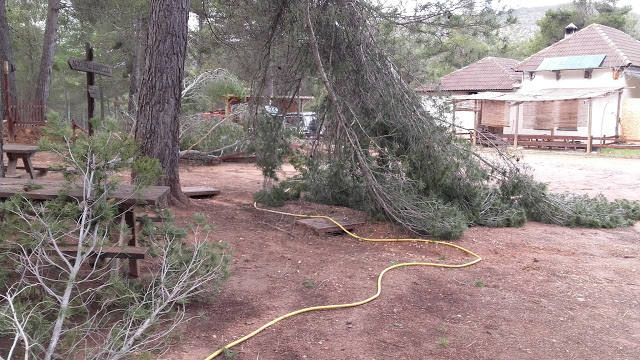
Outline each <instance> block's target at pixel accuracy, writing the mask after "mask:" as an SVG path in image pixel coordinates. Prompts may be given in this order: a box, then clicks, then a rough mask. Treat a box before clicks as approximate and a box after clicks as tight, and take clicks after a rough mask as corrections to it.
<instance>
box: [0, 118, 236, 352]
mask: <svg viewBox="0 0 640 360" xmlns="http://www.w3.org/2000/svg"><path fill="white" fill-rule="evenodd" d="M49 118H50V123H49V126H48V128H47V129H46V130H45V133H46V134H47V136H46V137H45V138H44V139H43V140H42V141H41V143H40V146H41V148H42V149H44V150H48V151H52V152H54V153H56V154H58V155H59V156H60V158H61V159H62V161H63V162H64V164H65V167H71V168H72V169H71V170H70V171H68V172H67V174H66V178H67V179H68V180H69V183H68V184H67V186H66V187H65V188H63V190H62V191H61V192H60V195H59V196H58V197H57V198H56V199H55V200H51V201H44V202H39V203H34V202H31V201H29V200H27V199H26V198H25V197H23V196H20V194H18V195H16V196H14V197H12V198H10V199H8V200H7V201H4V202H0V218H2V221H3V223H2V226H1V227H0V245H1V246H9V247H11V248H14V249H16V250H17V251H15V252H12V253H11V256H8V254H5V253H3V254H0V265H1V266H2V267H3V269H6V268H8V269H12V271H11V272H9V271H2V272H0V291H1V292H2V293H3V294H10V293H12V294H17V296H15V297H14V298H13V301H12V304H13V309H14V310H10V309H9V307H8V306H7V301H5V300H6V297H5V298H3V300H2V301H0V311H1V312H2V314H3V315H4V314H11V312H15V314H16V315H17V318H18V319H25V320H24V322H23V323H22V324H21V326H22V328H23V329H24V331H25V332H26V333H27V334H28V336H29V341H30V342H31V343H32V344H34V347H33V348H32V349H31V351H30V354H31V355H32V356H31V357H34V358H40V357H41V356H40V355H42V354H41V352H42V349H45V350H46V349H47V348H48V344H52V345H51V346H53V347H54V348H55V353H56V356H57V357H60V358H70V357H72V355H71V354H72V353H74V352H75V351H76V350H77V349H78V347H79V346H82V349H83V350H82V351H83V354H84V355H85V356H87V357H92V356H95V358H127V357H129V356H128V355H130V353H131V352H132V350H131V349H132V348H131V347H130V345H127V341H126V339H130V338H131V336H132V334H133V332H135V331H136V329H139V331H141V334H142V336H141V337H139V338H138V339H136V343H135V344H136V346H138V345H140V346H141V347H140V348H134V349H136V351H138V350H140V352H143V351H144V349H145V347H146V348H149V347H151V348H155V347H156V346H158V345H159V344H158V343H156V342H155V341H154V343H153V346H147V345H144V341H146V339H148V336H147V335H151V333H154V332H158V331H161V330H162V329H163V328H164V326H165V325H167V328H168V329H172V328H173V326H174V325H175V324H177V323H180V322H181V321H183V317H182V313H181V312H182V311H183V310H184V307H185V306H186V305H187V304H188V303H189V302H190V301H192V298H193V297H194V296H195V295H197V294H207V296H206V297H207V298H208V297H209V296H208V295H209V294H212V293H215V292H217V291H218V290H219V289H220V287H221V286H222V285H223V284H224V282H225V281H226V280H227V278H228V276H229V271H230V260H231V255H230V253H231V252H230V250H229V249H228V247H227V245H226V244H225V243H223V242H200V241H199V240H201V239H199V238H198V236H199V234H202V233H203V232H206V231H208V230H209V229H210V225H209V224H208V221H207V219H206V217H205V216H204V215H202V214H196V215H195V216H194V224H192V225H191V230H193V231H194V233H196V236H195V240H196V243H195V244H194V242H193V240H192V241H189V242H187V241H186V239H185V238H186V235H187V231H186V230H185V229H182V228H180V227H178V226H176V225H175V223H174V221H173V216H172V215H171V213H170V212H168V211H166V212H163V213H162V214H161V216H163V219H164V221H163V222H162V223H160V224H155V223H151V222H150V221H149V219H145V221H144V222H143V232H142V236H141V237H138V239H139V241H140V245H146V246H148V247H149V251H148V254H149V255H151V256H152V258H153V260H152V261H153V264H154V265H153V266H152V267H151V268H150V270H151V271H150V272H149V273H147V274H145V276H143V277H141V278H140V280H137V281H134V280H132V279H125V278H123V277H121V276H120V274H119V271H120V269H119V267H116V268H111V267H112V266H113V265H112V264H113V262H109V263H108V264H109V266H108V267H105V266H104V265H103V264H102V263H101V262H100V261H96V260H95V257H93V256H92V255H91V254H90V253H89V251H95V250H96V249H99V248H100V247H101V246H104V245H109V244H108V243H110V242H111V241H112V240H113V239H114V238H115V239H117V238H118V237H119V236H120V235H122V234H127V233H128V231H127V229H121V228H120V224H121V221H120V220H121V218H122V216H123V214H122V212H121V209H120V208H119V204H118V203H116V202H113V201H110V199H111V198H112V196H111V193H112V191H113V190H114V189H115V186H117V184H118V181H117V180H116V175H117V173H118V172H120V171H126V170H127V168H128V167H130V168H131V169H133V170H134V171H135V172H136V173H137V174H138V175H139V176H138V177H139V179H138V182H137V183H136V187H134V194H133V195H132V196H133V197H135V193H136V192H137V191H140V190H142V189H144V187H145V186H146V185H147V184H149V183H151V182H153V180H154V179H155V178H156V177H157V176H158V174H159V167H158V163H157V161H154V160H150V159H146V158H142V157H139V155H138V154H139V153H138V150H137V144H136V143H135V141H133V140H132V139H130V138H129V137H128V136H126V135H123V134H120V133H118V132H117V131H115V129H116V128H117V126H115V124H112V123H107V124H96V125H98V126H96V133H95V135H94V136H93V137H87V136H84V135H82V134H79V135H78V136H77V137H75V138H74V137H73V136H72V132H71V129H70V128H69V126H68V125H67V124H66V123H65V122H64V121H61V120H60V119H59V117H58V116H56V115H55V114H51V115H50V117H49ZM78 182H79V183H80V184H82V189H83V194H84V197H82V198H79V199H69V198H68V195H67V194H68V193H69V191H70V189H71V187H72V186H74V187H75V186H77V183H78ZM121 231H124V233H121ZM60 246H78V250H77V251H78V253H77V254H74V256H65V257H64V258H62V257H58V256H55V254H52V253H51V251H50V250H49V249H52V248H56V247H60ZM110 246H113V245H112V244H111V245H110ZM21 249H24V250H23V251H20V250H21ZM52 255H54V256H52ZM27 258H28V259H29V260H27ZM117 263H118V264H119V262H117ZM43 274H46V275H43ZM65 291H69V293H70V301H69V302H68V303H65V301H64V300H63V299H64V297H63V296H62V294H63V293H64V292H65ZM5 296H8V295H5ZM12 319H13V317H12V316H9V317H7V316H0V336H2V338H3V339H4V338H5V336H6V338H8V339H11V338H13V337H14V336H15V334H16V330H15V329H16V325H15V323H14V322H12ZM60 321H61V322H60ZM54 324H55V325H56V326H58V325H59V326H60V328H61V329H62V333H61V334H62V336H61V337H60V338H56V337H55V331H54V330H53V329H54ZM157 324H162V326H156V325H157ZM86 336H89V337H92V338H94V339H98V340H96V341H95V342H94V341H92V343H91V344H89V345H87V344H86V343H84V342H83V339H85V338H86ZM52 338H55V339H56V340H55V341H56V342H55V343H54V342H53V341H54V340H52ZM102 340H104V342H100V341H102ZM140 342H142V343H143V344H140ZM127 346H129V347H127ZM20 351H22V350H20ZM104 351H106V352H104ZM107 354H108V356H107ZM118 354H119V355H118ZM3 355H4V354H3ZM125 355H127V356H125Z"/></svg>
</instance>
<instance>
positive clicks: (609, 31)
mask: <svg viewBox="0 0 640 360" xmlns="http://www.w3.org/2000/svg"><path fill="white" fill-rule="evenodd" d="M586 55H605V58H604V61H603V62H602V64H601V65H600V67H602V68H612V67H613V68H615V67H623V66H628V65H640V41H638V40H636V39H634V38H633V37H631V35H629V34H627V33H625V32H623V31H620V30H617V29H614V28H611V27H608V26H604V25H600V24H591V25H589V26H587V27H585V28H584V29H582V30H580V31H578V32H576V33H575V34H573V35H571V36H569V37H567V38H564V39H562V40H560V41H558V42H556V43H555V44H553V45H551V46H549V47H547V48H545V49H542V50H540V51H538V52H537V53H535V54H533V55H531V56H530V57H528V58H527V59H525V60H523V61H522V62H521V63H519V64H518V65H517V66H515V69H516V70H518V71H536V69H537V68H538V66H540V64H541V63H542V61H543V60H544V59H545V58H557V57H566V56H586Z"/></svg>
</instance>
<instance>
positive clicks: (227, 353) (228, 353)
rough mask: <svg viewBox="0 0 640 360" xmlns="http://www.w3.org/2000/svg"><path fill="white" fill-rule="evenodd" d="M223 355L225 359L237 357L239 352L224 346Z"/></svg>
mask: <svg viewBox="0 0 640 360" xmlns="http://www.w3.org/2000/svg"><path fill="white" fill-rule="evenodd" d="M222 355H223V356H224V358H225V359H235V358H236V356H238V353H237V352H235V351H233V350H231V349H227V348H224V349H222Z"/></svg>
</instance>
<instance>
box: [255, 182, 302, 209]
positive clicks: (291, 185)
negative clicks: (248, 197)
mask: <svg viewBox="0 0 640 360" xmlns="http://www.w3.org/2000/svg"><path fill="white" fill-rule="evenodd" d="M300 185H301V183H296V182H295V181H283V182H281V183H280V184H278V185H276V186H273V187H272V188H271V189H262V190H260V191H258V192H256V193H255V194H254V195H253V201H255V202H257V203H260V204H263V205H266V206H271V207H278V206H282V205H284V203H285V202H287V201H289V200H297V199H299V198H300V192H301V191H302V188H301V187H300Z"/></svg>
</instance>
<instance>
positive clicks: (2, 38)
mask: <svg viewBox="0 0 640 360" xmlns="http://www.w3.org/2000/svg"><path fill="white" fill-rule="evenodd" d="M12 58H13V49H12V48H11V35H10V34H9V24H8V23H7V8H6V5H5V1H4V0H0V63H2V62H4V61H5V60H6V61H8V62H9V63H11V59H12ZM0 67H3V69H2V70H1V71H4V64H2V65H0ZM9 70H11V69H9ZM3 76H4V75H3ZM8 76H9V98H10V101H11V103H12V104H15V102H16V82H15V73H14V72H13V71H9V74H8ZM0 89H1V90H0V160H2V159H3V157H2V154H3V153H2V127H3V122H2V120H4V119H6V118H7V116H6V112H7V111H8V109H7V108H6V104H5V98H6V96H7V94H6V93H5V91H6V89H5V87H4V84H1V85H0ZM2 164H3V163H2V162H1V161H0V177H4V166H3V165H2Z"/></svg>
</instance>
